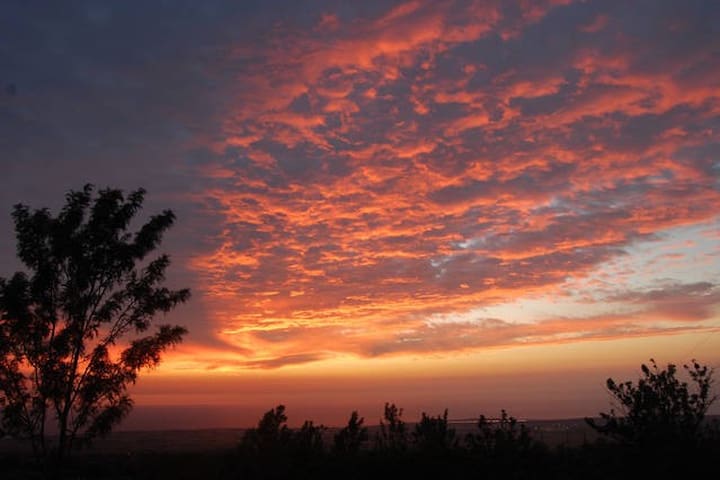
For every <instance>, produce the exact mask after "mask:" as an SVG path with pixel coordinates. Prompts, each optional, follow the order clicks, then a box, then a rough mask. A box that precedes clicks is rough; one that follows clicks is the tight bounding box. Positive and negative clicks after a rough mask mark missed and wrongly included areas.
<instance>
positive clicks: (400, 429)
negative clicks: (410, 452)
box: [377, 403, 408, 451]
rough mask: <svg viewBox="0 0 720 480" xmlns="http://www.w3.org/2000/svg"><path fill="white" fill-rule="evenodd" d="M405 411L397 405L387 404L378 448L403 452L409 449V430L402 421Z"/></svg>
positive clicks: (381, 421)
mask: <svg viewBox="0 0 720 480" xmlns="http://www.w3.org/2000/svg"><path fill="white" fill-rule="evenodd" d="M402 414H403V410H402V408H398V407H396V406H395V404H394V403H393V404H390V403H385V411H384V413H383V419H384V421H383V420H380V432H379V433H378V435H377V447H378V448H379V449H381V450H392V451H402V450H405V449H406V448H407V440H408V439H407V428H406V425H405V422H403V421H402V419H401V418H400V417H402Z"/></svg>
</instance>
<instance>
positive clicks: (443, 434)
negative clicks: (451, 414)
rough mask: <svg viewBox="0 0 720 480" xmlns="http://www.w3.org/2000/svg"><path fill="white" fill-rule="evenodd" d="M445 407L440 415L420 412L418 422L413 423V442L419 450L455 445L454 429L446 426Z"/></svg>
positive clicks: (445, 447)
mask: <svg viewBox="0 0 720 480" xmlns="http://www.w3.org/2000/svg"><path fill="white" fill-rule="evenodd" d="M447 416H448V411H447V408H446V409H445V412H444V413H443V414H442V415H438V416H437V417H431V416H429V415H427V414H426V413H425V412H423V413H422V417H421V419H420V422H419V423H418V424H416V425H415V431H414V432H413V442H414V444H415V446H416V447H417V448H418V449H420V450H425V451H442V450H447V449H449V448H453V447H455V446H456V445H457V442H456V440H455V429H454V428H449V427H448V419H447Z"/></svg>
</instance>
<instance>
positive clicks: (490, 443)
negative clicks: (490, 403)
mask: <svg viewBox="0 0 720 480" xmlns="http://www.w3.org/2000/svg"><path fill="white" fill-rule="evenodd" d="M477 427H478V430H479V432H478V433H469V434H468V435H467V436H466V443H467V445H468V447H469V448H470V449H471V450H473V451H475V452H477V453H480V454H482V455H485V456H491V457H497V456H507V455H515V454H519V453H525V452H527V451H529V450H530V449H531V447H532V446H533V441H532V438H531V437H530V433H529V432H528V430H527V428H526V427H525V425H523V424H518V421H517V419H516V418H515V417H511V416H510V415H508V413H507V412H506V411H505V410H501V412H500V418H499V419H498V420H497V421H496V422H493V421H491V420H489V419H487V418H486V417H485V416H484V415H480V419H479V420H478V424H477Z"/></svg>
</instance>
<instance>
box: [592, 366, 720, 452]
mask: <svg viewBox="0 0 720 480" xmlns="http://www.w3.org/2000/svg"><path fill="white" fill-rule="evenodd" d="M650 363H651V367H648V366H647V365H645V364H643V365H642V366H641V370H642V373H643V377H641V378H640V379H639V380H638V383H637V385H634V384H633V383H632V382H630V381H627V382H625V383H616V382H615V381H614V380H613V379H612V378H608V380H607V388H608V390H609V391H610V393H611V394H612V395H613V397H615V400H616V401H617V405H618V407H619V408H620V414H617V413H616V412H615V410H614V409H611V410H610V412H609V413H605V412H601V413H600V417H601V419H602V420H603V421H604V424H602V425H601V424H599V423H598V422H596V421H595V420H593V419H591V418H587V419H586V421H587V423H588V424H589V425H590V426H591V427H592V428H593V429H595V430H596V431H598V432H599V433H601V434H603V435H607V436H609V437H611V438H614V439H616V440H619V441H621V442H623V443H628V444H634V445H652V444H655V445H667V444H668V443H672V444H679V443H682V444H685V445H687V444H695V443H697V442H698V441H699V440H700V439H701V438H702V436H703V435H702V433H703V432H702V429H701V425H702V422H703V419H704V418H705V414H706V413H707V410H708V408H709V407H710V405H711V404H712V403H713V402H714V401H715V399H716V397H715V396H711V394H710V388H711V386H712V383H713V380H712V373H713V372H712V370H711V369H708V367H706V366H702V365H700V364H699V363H697V362H696V361H695V360H693V362H692V366H688V365H685V366H684V368H685V370H686V371H687V373H688V375H689V376H690V378H691V380H692V382H693V383H694V384H695V391H694V392H692V393H691V392H690V390H689V386H688V384H687V383H686V382H681V381H680V380H678V379H677V378H676V377H675V374H676V373H677V367H676V366H675V365H673V364H668V366H667V369H664V370H660V369H658V366H657V364H656V363H655V360H653V359H650ZM708 432H710V431H708Z"/></svg>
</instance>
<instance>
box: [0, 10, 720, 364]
mask: <svg viewBox="0 0 720 480" xmlns="http://www.w3.org/2000/svg"><path fill="white" fill-rule="evenodd" d="M300 3H302V2H293V4H287V5H286V7H287V8H285V9H282V8H279V9H276V10H273V11H270V10H263V8H261V7H258V6H252V7H246V10H242V9H240V7H235V8H236V9H235V10H233V9H231V8H230V7H229V6H226V5H223V4H222V3H210V4H208V6H205V7H202V8H200V7H197V8H196V9H193V8H190V7H188V11H185V10H183V9H180V11H175V12H172V13H171V12H165V10H164V9H163V8H160V7H159V6H157V7H154V8H152V9H150V11H149V13H148V15H147V16H146V18H147V20H146V23H147V24H140V25H139V26H138V27H137V28H138V31H140V32H145V34H146V36H143V35H139V38H132V39H130V40H128V41H130V42H132V43H133V45H134V46H136V47H137V48H136V49H135V48H129V49H124V48H121V47H118V50H117V52H116V53H115V54H113V55H111V56H110V57H109V58H111V59H110V60H107V63H105V64H104V63H103V61H102V60H101V59H102V58H103V55H104V53H101V52H92V51H87V52H86V55H84V56H78V57H77V58H76V61H75V64H74V65H73V72H74V76H73V77H67V78H74V80H68V85H70V87H73V86H74V87H77V85H84V86H85V87H86V88H87V90H86V92H87V95H88V96H89V97H90V98H91V99H93V100H94V101H95V100H97V101H100V100H102V102H105V103H101V105H102V106H100V107H98V106H96V105H97V104H83V106H81V107H78V108H79V109H80V110H81V111H79V112H78V111H77V110H75V111H74V112H75V113H74V114H70V115H71V116H72V115H74V116H73V117H72V118H74V120H73V121H74V122H75V125H76V127H75V129H74V130H73V133H72V134H71V133H67V134H65V136H63V131H62V129H61V128H60V127H59V124H60V123H62V121H61V119H60V118H61V116H60V115H59V114H58V116H57V117H53V116H52V112H53V111H54V110H53V109H52V108H51V109H50V110H49V113H47V112H45V111H43V112H44V113H39V112H41V110H40V105H45V104H47V103H48V102H50V101H51V100H49V99H52V102H61V103H62V100H59V99H57V98H56V95H57V92H62V91H63V89H64V88H70V87H68V86H67V85H65V86H63V85H50V86H45V87H43V86H42V85H37V86H33V84H32V82H30V88H35V91H36V92H37V93H36V95H35V97H34V99H31V100H27V101H28V102H30V103H29V105H30V106H28V104H25V105H20V103H21V101H23V100H22V94H23V89H24V88H28V87H24V85H23V83H21V82H19V85H18V88H17V94H13V96H12V98H10V96H9V94H8V95H6V97H7V98H5V97H0V98H2V103H0V108H2V109H3V110H0V112H4V115H5V116H6V117H7V118H11V119H14V120H13V121H15V122H16V126H15V127H14V128H15V129H16V131H17V132H19V134H20V135H21V136H20V137H18V138H21V139H25V140H24V143H29V142H30V139H29V135H30V133H29V132H30V131H32V129H36V128H38V126H42V127H43V128H47V131H48V132H50V133H51V134H52V135H51V138H52V139H53V140H54V144H55V145H57V144H58V143H62V144H67V145H68V149H69V151H71V152H76V153H77V152H81V156H82V157H83V158H86V160H78V162H79V163H78V165H77V166H75V168H74V171H76V172H77V171H80V170H81V166H80V165H92V164H91V162H90V160H87V158H88V157H90V156H91V155H90V154H91V153H92V152H95V151H100V152H110V155H111V157H113V161H112V165H115V166H116V167H117V168H120V169H121V172H122V179H123V181H125V182H128V183H132V182H133V181H135V180H138V181H139V180H143V179H144V180H147V181H149V182H150V185H147V187H148V189H149V190H150V191H151V193H152V189H153V186H155V187H156V188H157V189H159V190H160V191H161V192H162V193H163V196H162V199H163V200H166V201H170V202H172V203H173V204H174V205H175V206H176V209H179V210H180V211H181V212H186V213H187V214H188V215H187V216H186V217H185V218H186V224H185V227H182V228H183V230H182V232H183V235H182V238H179V239H176V240H174V242H175V243H174V245H176V246H177V248H178V249H180V250H181V251H182V254H181V255H180V258H181V261H182V262H184V266H185V268H186V270H187V273H188V274H189V275H192V276H191V277H189V278H192V279H193V280H192V281H193V283H194V284H195V290H196V291H199V293H200V294H201V297H200V298H201V300H200V301H201V302H202V305H203V316H204V317H205V318H204V320H206V321H207V323H204V322H201V321H199V320H192V322H194V325H195V327H196V329H200V330H203V331H204V332H206V334H205V336H206V337H207V339H206V340H204V341H206V342H210V341H211V339H212V338H213V337H215V340H217V341H220V342H221V343H223V344H225V345H226V348H232V349H234V351H235V352H237V355H238V360H237V362H238V365H239V366H242V367H245V368H272V367H277V366H282V365H286V364H298V363H303V362H308V361H317V360H322V359H325V358H330V357H333V356H335V355H345V354H353V355H360V356H378V355H388V354H400V353H421V354H423V353H428V352H433V353H440V354H445V353H451V352H455V351H458V350H472V349H478V348H485V347H493V346H507V345H518V344H528V343H548V342H557V341H563V342H565V341H581V340H584V339H598V338H604V339H610V338H618V337H625V336H644V335H659V334H673V333H677V332H687V331H709V330H708V329H713V328H717V326H718V321H717V320H718V316H717V315H718V304H719V300H720V293H719V290H718V286H717V284H718V282H720V278H718V276H717V274H712V273H711V274H707V273H701V269H697V270H695V271H694V273H693V272H690V273H688V272H679V273H678V272H675V271H674V270H672V267H671V264H672V262H673V261H679V262H682V263H685V264H686V265H687V264H692V265H699V266H700V265H706V266H707V265H708V264H709V265H714V266H715V267H718V266H720V264H719V263H718V262H720V260H718V243H719V242H718V236H717V231H718V217H717V212H718V211H720V181H719V178H720V164H719V163H718V158H717V152H718V149H719V147H720V94H719V93H718V92H720V35H719V34H718V33H719V32H718V30H717V28H718V27H717V25H718V24H719V22H718V21H717V20H718V18H719V17H720V11H719V10H718V6H717V5H715V4H714V3H713V2H703V1H689V2H672V1H660V2H658V1H647V2H642V1H641V2H633V3H632V4H631V5H628V4H627V3H626V2H615V1H586V2H572V1H570V0H567V1H565V0H545V1H536V2H528V1H524V0H517V1H511V2H506V1H502V2H501V1H421V0H415V1H407V2H393V3H389V2H362V3H363V5H362V6H359V5H354V3H353V4H352V5H337V4H335V2H313V3H311V4H309V5H304V6H303V5H297V4H300ZM238 9H239V10H238ZM196 10H197V11H196ZM165 14H167V15H169V17H168V19H167V20H166V21H164V22H160V20H159V18H160V17H161V16H162V15H165ZM73 15H75V16H73V17H72V22H70V21H68V23H67V25H72V24H74V23H73V22H75V23H78V22H80V20H78V18H81V17H82V18H83V19H84V20H83V22H85V23H87V24H88V25H89V26H87V28H89V29H92V28H96V29H99V30H98V31H105V32H107V29H118V30H120V29H121V27H122V26H127V25H128V22H129V19H130V18H134V17H133V16H132V15H129V14H128V13H127V12H125V13H124V14H123V12H118V11H117V7H116V9H115V10H113V9H112V8H110V7H108V8H107V9H103V8H100V7H99V6H97V5H96V7H93V8H90V7H87V8H83V9H80V10H79V11H78V12H75V13H73ZM36 22H37V20H36ZM36 24H37V23H36ZM36 24H35V25H36ZM67 25H66V26H65V27H64V26H54V27H53V29H51V30H52V31H53V32H58V33H57V35H56V37H58V38H60V37H62V38H65V39H66V43H65V44H64V45H70V44H72V42H73V41H75V40H76V39H74V38H72V37H68V36H67ZM98 25H99V26H98ZM155 25H163V27H164V33H162V34H160V33H158V34H152V33H150V32H153V31H154V30H153V29H152V28H151V27H154V26H155ZM251 25H254V26H251ZM103 29H105V30H103ZM188 29H191V32H188ZM43 31H44V32H47V31H48V29H45V30H43ZM189 33H192V35H190V34H189ZM78 35H80V36H81V37H82V35H85V37H82V38H87V36H92V35H90V34H89V33H87V32H86V33H84V34H83V33H82V31H81V33H79V34H78ZM125 37H127V35H125ZM107 38H115V37H112V36H109V37H107ZM191 38H192V39H193V40H192V41H190V39H191ZM104 45H105V46H107V47H109V46H112V45H115V43H114V42H112V41H110V40H108V42H107V44H104ZM43 48H46V47H45V46H44V47H43ZM58 48H60V47H58ZM67 48H71V47H69V46H68V47H67ZM77 48H80V47H77ZM83 48H88V47H83ZM48 55H49V54H48ZM55 55H56V57H52V56H51V55H50V56H49V58H50V59H55V60H54V61H58V59H59V58H61V55H62V52H61V51H58V52H56V54H55ZM12 58H24V57H22V56H21V55H17V56H15V57H12ZM62 58H65V57H62ZM47 61H50V60H47ZM19 62H20V60H17V61H16V62H15V63H14V64H13V65H15V64H19ZM23 62H25V63H24V64H23V65H26V66H27V65H32V60H29V59H25V60H23ZM58 62H59V61H58ZM10 63H11V64H12V62H10ZM59 64H63V65H64V62H59ZM0 71H1V70H0ZM11 71H18V72H23V71H27V68H25V69H23V68H20V67H17V66H15V69H14V70H11ZM103 72H105V75H103ZM28 78H34V77H32V76H30V77H28ZM37 78H39V77H37ZM62 78H66V77H62ZM21 80H22V79H21ZM0 81H5V79H2V78H0ZM7 81H8V82H9V81H10V80H7ZM13 81H16V80H13ZM61 87H62V88H61ZM113 93H114V94H115V96H113V95H109V94H113ZM0 95H2V94H0ZM131 98H134V99H135V103H129V99H131ZM33 102H35V103H33ZM88 105H95V106H93V107H92V108H93V109H96V108H97V109H101V110H93V111H92V112H90V113H87V114H84V113H83V111H82V109H88V108H91V107H89V106H88ZM132 105H135V106H132ZM59 111H60V109H59V110H58V112H59ZM62 111H63V112H67V111H73V110H68V106H67V105H64V107H63V109H62ZM113 112H114V113H115V114H116V115H115V116H114V117H113V116H112V114H113ZM96 117H98V118H102V119H104V120H103V121H104V122H105V123H104V125H105V126H107V128H109V129H111V130H112V132H114V133H113V134H109V133H107V132H103V133H98V134H97V135H96V136H94V135H93V132H94V131H95V130H93V128H95V127H94V125H95V123H93V122H92V121H91V120H92V119H93V118H96ZM112 119H114V120H112ZM77 124H80V125H84V126H85V127H84V129H81V131H83V132H84V134H83V135H79V134H78V133H77V132H78V129H77ZM122 132H128V135H129V136H128V135H124V136H123V135H121V134H122ZM113 135H115V136H113ZM81 136H83V137H85V138H91V139H92V138H97V141H96V143H94V144H93V143H92V142H90V146H89V147H88V146H87V143H85V144H83V143H82V142H81V140H80V138H79V137H81ZM129 138H130V139H134V141H131V140H129ZM113 141H116V142H121V143H122V146H121V148H112V142H113ZM21 143H22V142H20V140H17V139H15V140H11V141H9V142H8V143H7V148H8V150H9V151H12V152H13V153H14V154H15V155H20V156H21V158H23V159H26V161H28V162H30V164H32V165H35V167H36V168H40V167H38V165H41V163H39V160H38V157H39V156H40V155H39V152H40V153H42V152H45V151H50V150H51V148H52V145H53V142H49V143H47V144H46V145H45V144H43V145H45V146H43V147H42V148H41V147H40V146H38V147H36V148H35V150H32V151H31V152H30V153H28V151H27V147H24V148H20V145H21ZM83 145H85V146H83ZM108 145H109V146H108ZM147 145H153V147H148V146H147ZM157 149H159V150H158V152H159V153H160V154H159V155H157V156H155V157H153V158H154V159H156V160H153V161H152V162H150V163H152V165H154V166H155V169H154V170H153V169H152V167H150V166H148V165H149V162H148V157H149V156H152V155H153V152H155V150H157ZM133 152H138V155H137V157H136V158H137V160H135V161H133V162H134V163H133V165H135V167H134V169H130V170H129V169H128V168H127V165H125V167H122V168H121V166H122V165H123V164H122V163H120V162H121V160H120V159H119V157H122V156H123V155H127V154H132V153H133ZM83 162H85V163H83ZM23 168H24V167H23ZM88 168H91V169H92V168H96V167H88ZM97 168H99V169H102V168H103V164H102V163H101V164H100V165H99V166H97ZM148 169H150V170H148ZM91 171H94V170H91ZM132 172H134V173H132ZM148 172H150V173H148ZM98 175H99V176H100V178H105V177H103V176H102V175H103V174H102V172H98ZM144 180H143V181H144ZM181 219H182V215H181ZM692 229H694V230H692ZM690 230H692V231H693V232H701V233H696V234H697V235H698V238H696V239H694V241H695V243H694V244H693V245H688V244H682V245H674V244H673V242H674V241H675V239H676V238H680V237H683V236H684V235H686V234H687V232H689V231H690ZM668 232H672V234H670V233H668ZM648 242H650V243H648ZM646 244H650V245H663V248H666V247H667V249H668V251H665V252H663V255H664V256H662V257H661V256H660V255H657V256H654V255H652V258H650V257H651V256H649V255H648V254H645V255H641V254H638V253H637V252H635V251H634V249H636V248H638V246H641V245H646ZM700 257H702V258H700ZM651 260H652V261H654V262H656V263H657V264H660V265H664V266H666V267H667V268H668V269H669V270H668V271H667V272H658V273H657V274H655V275H649V276H648V275H646V278H643V279H642V281H641V282H640V283H637V282H634V281H631V279H632V278H635V277H633V275H635V274H637V273H638V272H646V271H647V270H646V269H648V268H650V263H649V262H650V261H651ZM618 262H619V263H622V262H625V269H624V270H614V271H613V270H612V267H613V266H617V265H619V263H618ZM658 262H659V263H658ZM710 270H712V268H711V269H710ZM714 270H715V271H718V268H715V269H714ZM635 276H637V275H635ZM524 300H527V301H538V302H544V303H545V304H546V305H548V306H551V305H552V304H553V302H560V303H563V302H564V303H565V304H573V305H580V306H581V308H582V310H580V311H574V312H572V313H569V312H565V311H563V312H561V313H557V312H556V313H553V312H552V311H547V312H546V313H545V314H542V315H537V314H536V315H534V316H532V318H530V317H529V316H528V315H527V313H528V312H526V311H523V310H522V309H521V308H519V305H521V304H522V302H523V301H524ZM513 305H515V306H516V307H517V308H516V309H515V310H513ZM502 306H506V307H508V308H505V310H504V311H503V316H502V317H496V316H492V315H489V314H488V312H489V311H490V310H492V309H493V308H497V307H502ZM561 310H562V309H561ZM191 328H192V327H191ZM202 337H203V336H202V335H200V336H199V337H198V338H202Z"/></svg>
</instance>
